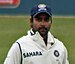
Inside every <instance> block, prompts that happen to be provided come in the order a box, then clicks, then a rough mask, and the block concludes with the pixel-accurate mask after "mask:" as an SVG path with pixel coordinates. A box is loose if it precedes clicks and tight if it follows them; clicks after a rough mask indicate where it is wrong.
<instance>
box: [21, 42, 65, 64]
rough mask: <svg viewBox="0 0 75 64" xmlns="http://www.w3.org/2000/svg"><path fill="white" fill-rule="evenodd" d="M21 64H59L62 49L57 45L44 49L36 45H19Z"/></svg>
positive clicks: (61, 59) (62, 54) (61, 57)
mask: <svg viewBox="0 0 75 64" xmlns="http://www.w3.org/2000/svg"><path fill="white" fill-rule="evenodd" d="M21 49H22V58H23V64H61V63H62V61H63V57H64V52H63V48H59V46H58V45H56V46H54V47H52V48H50V49H46V48H43V47H41V46H39V45H38V44H33V43H32V44H28V43H27V44H25V45H21Z"/></svg>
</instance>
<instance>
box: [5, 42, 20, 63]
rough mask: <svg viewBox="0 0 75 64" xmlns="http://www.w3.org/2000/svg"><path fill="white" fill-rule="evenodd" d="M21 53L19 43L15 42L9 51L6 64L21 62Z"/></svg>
mask: <svg viewBox="0 0 75 64" xmlns="http://www.w3.org/2000/svg"><path fill="white" fill-rule="evenodd" d="M20 61H21V53H20V49H19V46H18V44H17V43H14V44H13V46H12V47H11V49H10V50H9V52H8V55H7V57H6V59H5V62H4V64H20Z"/></svg>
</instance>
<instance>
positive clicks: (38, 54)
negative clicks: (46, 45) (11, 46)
mask: <svg viewBox="0 0 75 64" xmlns="http://www.w3.org/2000/svg"><path fill="white" fill-rule="evenodd" d="M41 55H42V52H41V51H35V52H27V53H23V56H24V58H26V57H31V56H41Z"/></svg>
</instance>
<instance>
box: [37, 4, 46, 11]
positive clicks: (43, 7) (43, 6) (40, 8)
mask: <svg viewBox="0 0 75 64" xmlns="http://www.w3.org/2000/svg"><path fill="white" fill-rule="evenodd" d="M38 8H39V9H38V11H41V10H47V9H46V5H45V4H40V5H38Z"/></svg>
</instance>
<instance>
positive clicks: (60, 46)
mask: <svg viewBox="0 0 75 64" xmlns="http://www.w3.org/2000/svg"><path fill="white" fill-rule="evenodd" d="M54 41H55V45H56V46H57V47H58V48H62V49H63V50H64V49H65V48H66V47H65V45H64V44H63V42H62V41H60V40H59V39H57V38H54Z"/></svg>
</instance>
